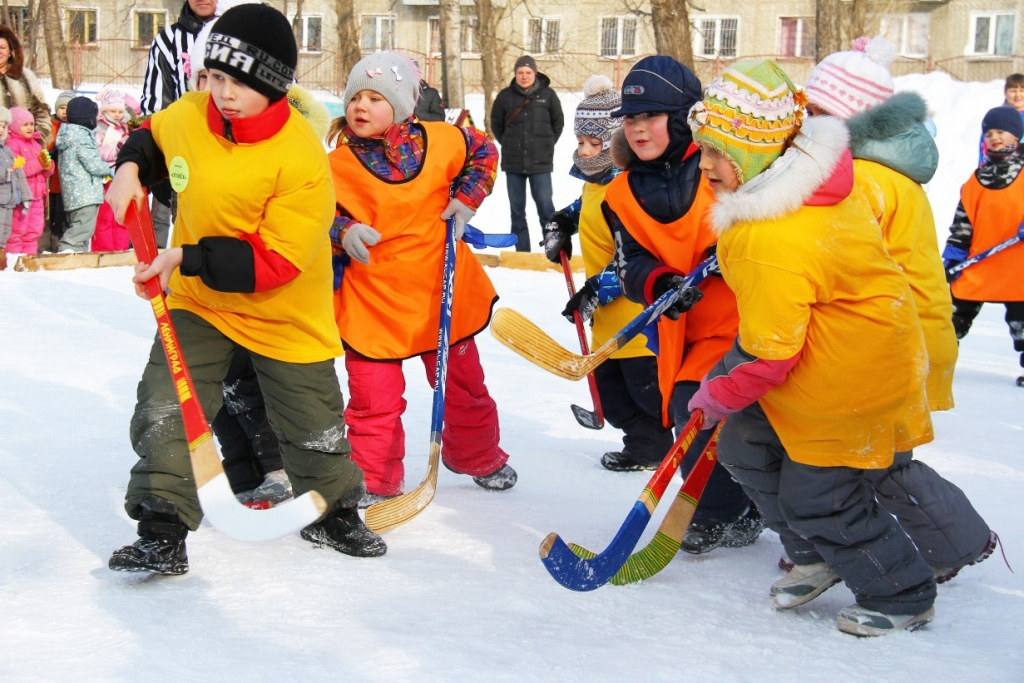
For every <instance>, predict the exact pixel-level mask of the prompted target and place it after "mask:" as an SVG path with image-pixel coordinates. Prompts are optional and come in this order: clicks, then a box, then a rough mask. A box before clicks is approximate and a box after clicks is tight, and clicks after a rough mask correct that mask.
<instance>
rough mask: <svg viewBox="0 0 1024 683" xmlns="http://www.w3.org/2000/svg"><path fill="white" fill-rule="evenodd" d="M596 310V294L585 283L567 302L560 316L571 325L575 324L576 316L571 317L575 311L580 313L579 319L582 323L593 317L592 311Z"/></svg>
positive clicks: (588, 284)
mask: <svg viewBox="0 0 1024 683" xmlns="http://www.w3.org/2000/svg"><path fill="white" fill-rule="evenodd" d="M596 309H597V292H595V291H594V288H593V287H591V286H590V283H589V282H587V283H586V284H584V285H583V287H581V288H580V291H578V292H576V294H574V295H573V297H572V298H571V299H569V302H568V303H567V304H566V305H565V310H564V311H562V315H564V316H565V319H566V320H568V321H569V322H571V323H575V322H576V316H574V315H573V313H575V312H576V311H579V312H580V318H582V319H583V321H584V322H586V321H587V320H590V319H591V318H592V317H594V311H595V310H596Z"/></svg>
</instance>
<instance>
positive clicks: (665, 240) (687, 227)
mask: <svg viewBox="0 0 1024 683" xmlns="http://www.w3.org/2000/svg"><path fill="white" fill-rule="evenodd" d="M605 201H606V202H608V206H609V207H610V208H611V209H612V210H613V211H614V212H615V215H617V216H618V217H619V220H620V221H622V224H623V225H624V226H626V229H627V230H628V231H629V234H630V235H631V236H632V237H633V239H635V240H636V241H637V242H639V243H640V245H641V246H643V247H644V249H646V250H647V251H649V252H651V254H652V255H653V256H654V257H655V258H656V259H658V260H659V261H661V262H662V263H664V264H665V265H666V266H669V267H670V268H675V269H676V270H680V271H682V272H684V273H689V272H690V271H692V270H693V269H694V268H695V267H697V265H698V264H699V263H700V262H701V261H703V260H704V254H705V252H706V250H707V248H708V247H710V246H711V245H712V244H715V243H716V242H718V236H717V235H716V234H715V232H714V231H713V230H712V229H711V226H710V225H709V224H708V221H707V214H708V209H710V207H711V205H712V204H714V202H715V195H714V193H713V192H712V191H711V189H710V188H709V187H708V184H707V182H706V181H705V180H704V178H703V176H702V177H701V179H700V186H699V187H698V189H697V196H696V197H695V198H694V200H693V205H692V206H691V207H690V210H689V211H687V212H686V214H685V215H684V216H683V217H682V218H680V219H678V220H676V221H673V222H671V223H659V222H657V221H656V220H654V219H653V218H651V217H650V216H649V215H648V214H647V213H646V212H645V211H644V210H643V207H641V206H640V204H639V202H637V201H636V198H635V197H633V192H632V191H631V190H630V188H629V173H623V174H621V175H619V177H617V178H616V179H615V180H613V181H612V182H611V183H610V184H609V185H608V192H607V194H606V195H605ZM700 288H701V290H703V292H704V298H703V299H701V301H700V302H699V303H698V304H697V305H696V306H694V307H693V309H691V310H690V311H689V312H688V313H686V314H685V315H681V316H679V320H675V321H673V320H669V319H668V318H666V317H662V318H661V320H659V321H658V386H659V387H660V388H661V405H662V421H663V422H664V423H665V425H666V426H667V425H669V424H671V422H670V416H669V411H668V407H669V401H670V400H671V399H672V391H673V389H674V388H675V385H676V382H682V381H686V380H689V381H694V382H699V381H700V380H701V378H703V377H704V375H706V374H707V373H708V371H709V370H711V368H712V366H714V364H715V363H717V362H718V361H719V359H721V357H722V356H724V355H725V354H726V352H727V351H728V350H729V348H730V347H731V346H732V343H733V340H734V339H735V338H736V334H737V332H738V330H739V313H738V312H737V311H736V297H735V296H734V295H733V293H732V290H730V289H729V287H728V285H726V284H725V280H723V279H722V278H720V277H709V278H708V279H706V280H705V281H704V282H703V283H702V284H701V287H700Z"/></svg>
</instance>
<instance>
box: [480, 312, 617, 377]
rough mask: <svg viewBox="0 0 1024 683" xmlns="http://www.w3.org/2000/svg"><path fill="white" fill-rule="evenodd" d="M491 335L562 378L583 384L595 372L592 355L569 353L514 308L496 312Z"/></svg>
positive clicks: (492, 318) (492, 320) (492, 319)
mask: <svg viewBox="0 0 1024 683" xmlns="http://www.w3.org/2000/svg"><path fill="white" fill-rule="evenodd" d="M491 335H492V336H494V338H495V339H497V340H498V341H499V342H501V343H502V344H504V345H505V346H507V347H508V348H510V349H512V350H513V351H515V352H516V353H518V354H519V355H520V356H522V357H523V358H525V359H526V360H528V361H530V362H531V363H533V364H534V365H536V366H538V367H541V368H543V369H545V370H547V371H548V372H550V373H552V374H554V375H558V376H559V377H562V378H565V379H570V380H573V381H579V380H581V379H583V378H584V377H586V376H587V375H588V374H590V373H591V372H592V371H593V367H591V362H592V361H591V360H590V356H578V355H577V354H574V353H572V352H571V351H568V350H567V349H565V348H564V347H562V346H561V345H560V344H559V343H558V342H556V341H555V340H554V339H552V338H551V337H550V336H548V334H547V333H546V332H544V330H542V329H540V328H539V327H537V325H535V324H534V323H533V322H531V321H530V320H529V319H528V318H527V317H526V316H524V315H523V314H522V313H520V312H519V311H516V310H513V309H511V308H499V309H498V310H496V311H495V312H494V315H493V316H492V317H491ZM598 364H599V363H598Z"/></svg>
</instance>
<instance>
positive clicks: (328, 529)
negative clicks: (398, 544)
mask: <svg viewBox="0 0 1024 683" xmlns="http://www.w3.org/2000/svg"><path fill="white" fill-rule="evenodd" d="M365 492H366V488H365V487H364V486H359V487H358V488H356V489H353V490H352V491H350V492H349V493H348V494H346V495H345V496H344V497H342V499H341V500H339V501H338V502H337V503H335V505H334V507H333V508H331V511H330V512H328V513H327V515H326V516H325V517H324V518H323V519H321V520H320V521H318V522H313V523H312V524H310V525H309V526H307V527H306V528H305V529H303V530H302V531H301V532H300V533H299V535H300V536H302V538H304V539H306V540H307V541H309V542H310V543H313V544H315V545H316V546H317V547H323V546H325V545H326V546H329V547H331V548H334V549H335V550H337V551H338V552H339V553H343V554H345V555H351V556H352V557H380V556H381V555H383V554H384V553H386V552H387V551H388V546H387V545H386V544H385V543H384V539H383V538H381V537H380V536H379V535H377V534H376V533H374V532H373V531H371V530H370V528H369V527H367V526H366V524H365V523H363V520H362V519H360V517H359V508H358V504H359V501H360V499H361V498H362V497H363V494H364V493H365Z"/></svg>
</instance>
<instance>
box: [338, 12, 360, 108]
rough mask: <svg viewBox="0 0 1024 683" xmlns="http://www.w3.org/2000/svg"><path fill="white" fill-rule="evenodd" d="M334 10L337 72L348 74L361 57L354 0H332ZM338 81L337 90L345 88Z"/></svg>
mask: <svg viewBox="0 0 1024 683" xmlns="http://www.w3.org/2000/svg"><path fill="white" fill-rule="evenodd" d="M334 11H335V13H336V14H337V15H338V73H339V74H345V75H347V74H349V73H351V71H352V67H354V66H355V65H356V62H358V61H359V60H360V59H362V57H363V55H362V52H360V50H359V24H358V22H357V19H356V17H357V14H356V9H355V0H334ZM340 79H341V77H339V82H338V92H339V93H340V92H341V91H343V90H344V89H345V84H344V83H341V82H340Z"/></svg>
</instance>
